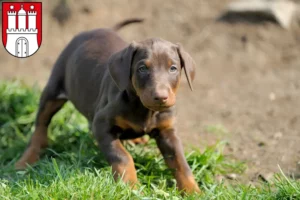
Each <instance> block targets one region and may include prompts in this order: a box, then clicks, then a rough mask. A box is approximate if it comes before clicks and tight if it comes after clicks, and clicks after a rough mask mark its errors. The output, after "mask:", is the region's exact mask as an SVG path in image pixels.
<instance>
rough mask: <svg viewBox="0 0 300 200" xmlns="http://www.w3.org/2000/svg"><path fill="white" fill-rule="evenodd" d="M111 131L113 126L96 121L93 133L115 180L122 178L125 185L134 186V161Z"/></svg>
mask: <svg viewBox="0 0 300 200" xmlns="http://www.w3.org/2000/svg"><path fill="white" fill-rule="evenodd" d="M110 129H111V126H110V125H109V124H108V123H107V122H105V121H104V120H99V119H96V120H95V122H94V123H93V133H94V135H95V137H96V140H97V142H98V145H99V147H100V150H101V151H102V153H103V154H104V157H105V159H106V160H107V162H108V163H109V164H110V165H111V166H112V173H113V176H114V179H115V180H117V179H118V178H122V180H123V181H124V182H125V183H129V184H130V185H131V186H134V185H135V183H137V175H136V170H135V167H134V162H133V159H132V157H131V155H130V154H129V153H128V152H127V151H126V150H125V148H124V146H123V145H122V143H121V141H120V139H119V138H118V137H117V136H116V135H113V134H112V133H110Z"/></svg>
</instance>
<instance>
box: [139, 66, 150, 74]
mask: <svg viewBox="0 0 300 200" xmlns="http://www.w3.org/2000/svg"><path fill="white" fill-rule="evenodd" d="M138 72H140V73H147V72H148V67H146V65H141V66H140V67H139V68H138Z"/></svg>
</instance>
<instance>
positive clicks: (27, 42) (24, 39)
mask: <svg viewBox="0 0 300 200" xmlns="http://www.w3.org/2000/svg"><path fill="white" fill-rule="evenodd" d="M2 42H3V45H4V47H5V49H6V50H7V51H8V52H9V53H10V54H11V55H13V56H15V57H19V58H26V57H29V56H31V55H33V54H34V53H35V52H37V50H38V49H39V47H40V46H41V43H42V3H41V2H2Z"/></svg>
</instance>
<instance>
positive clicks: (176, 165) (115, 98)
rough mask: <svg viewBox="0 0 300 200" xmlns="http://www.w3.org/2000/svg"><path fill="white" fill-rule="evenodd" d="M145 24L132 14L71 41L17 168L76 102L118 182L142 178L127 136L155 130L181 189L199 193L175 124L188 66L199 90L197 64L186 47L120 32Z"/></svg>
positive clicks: (33, 156)
mask: <svg viewBox="0 0 300 200" xmlns="http://www.w3.org/2000/svg"><path fill="white" fill-rule="evenodd" d="M140 21H141V20H139V19H132V20H127V21H124V22H122V23H120V24H118V25H116V26H115V27H114V28H113V29H98V30H93V31H88V32H84V33H81V34H79V35H77V36H76V37H74V39H73V40H72V41H71V42H70V43H69V44H68V45H67V47H66V48H65V49H64V50H63V52H62V53H61V55H60V56H59V58H58V60H57V61H56V63H55V65H54V68H53V70H52V73H51V76H50V79H49V81H48V83H47V85H46V87H45V89H44V91H43V93H42V96H41V99H40V105H39V110H38V113H37V117H36V124H35V131H34V133H33V135H32V138H31V140H30V143H29V145H28V148H27V150H26V151H25V152H24V154H23V156H22V158H21V159H20V160H19V161H18V162H17V164H16V168H18V169H21V168H25V167H26V164H33V163H35V162H36V161H37V160H38V159H39V155H40V153H41V150H42V149H43V148H45V147H46V146H47V128H48V125H49V123H50V121H51V118H52V116H53V115H54V114H55V113H56V112H57V111H58V110H60V109H61V108H62V106H63V105H64V103H65V102H66V101H68V100H70V101H71V102H72V103H73V104H74V105H75V107H76V108H77V109H78V110H79V111H80V112H81V113H82V114H83V115H84V116H85V117H86V118H87V119H88V120H89V122H90V123H91V126H92V131H93V134H94V136H95V138H96V140H97V142H98V144H99V148H100V150H101V151H102V153H103V154H104V156H105V158H106V160H107V161H108V163H109V164H110V165H111V166H112V171H113V174H114V179H118V178H119V177H121V176H122V180H123V181H124V182H128V183H130V184H132V185H134V184H135V183H137V175H136V169H135V166H134V162H133V159H132V157H131V155H130V154H129V153H128V152H127V151H126V150H125V148H124V147H123V145H122V143H121V140H126V139H134V138H139V137H142V136H143V135H145V134H148V135H149V136H150V137H151V138H154V139H155V141H156V143H157V145H158V148H159V149H160V151H161V153H162V155H163V157H164V159H165V161H166V164H167V165H168V167H169V168H171V169H173V171H174V176H175V178H176V180H177V186H178V188H179V190H183V191H185V192H187V193H192V192H199V191H200V190H199V188H198V185H197V183H196V181H195V179H194V177H193V175H192V172H191V169H190V167H189V165H188V163H187V162H186V159H185V157H184V152H183V148H182V145H181V142H180V140H179V138H178V136H177V135H176V128H175V100H176V92H177V88H178V86H179V83H180V76H181V71H182V69H183V70H184V72H185V76H186V78H187V81H188V84H189V86H190V88H191V89H192V80H193V79H194V75H195V63H194V61H193V59H192V58H191V57H190V55H189V54H188V53H187V52H186V51H185V50H184V49H183V48H182V47H181V46H180V45H177V44H173V43H171V42H168V41H165V40H163V39H158V38H152V39H147V40H144V41H142V42H132V43H131V44H129V45H128V44H127V43H126V42H124V41H123V40H122V39H121V38H120V37H119V36H118V35H117V34H116V32H115V30H118V29H120V28H122V27H123V26H125V25H127V24H129V23H133V22H140ZM123 173H124V174H123Z"/></svg>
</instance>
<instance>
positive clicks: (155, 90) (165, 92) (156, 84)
mask: <svg viewBox="0 0 300 200" xmlns="http://www.w3.org/2000/svg"><path fill="white" fill-rule="evenodd" d="M182 69H183V70H184V72H185V76H186V78H187V81H188V84H189V86H190V88H191V90H192V89H193V88H192V81H193V79H194V76H195V63H194V61H193V59H192V58H191V56H190V55H189V54H188V53H187V52H186V51H185V50H184V49H183V48H182V47H181V45H178V44H173V43H171V42H168V41H165V40H162V39H156V38H154V39H148V40H145V41H142V42H139V43H137V42H133V43H131V44H130V45H129V46H128V47H127V48H125V49H123V50H122V51H120V52H118V53H116V54H114V55H112V56H111V57H110V59H109V72H110V75H111V77H112V79H113V80H114V82H115V83H116V85H117V86H118V88H119V89H120V90H121V91H123V90H128V89H133V90H134V92H135V93H136V95H137V96H138V97H139V98H140V100H141V102H142V104H143V105H144V106H145V107H146V108H149V109H151V110H154V111H162V110H165V109H167V108H169V107H171V106H173V105H174V104H175V101H176V92H177V88H178V86H179V82H180V76H181V71H182Z"/></svg>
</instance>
